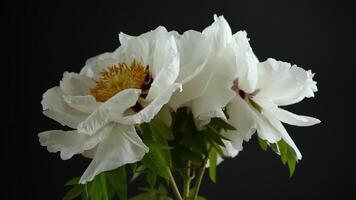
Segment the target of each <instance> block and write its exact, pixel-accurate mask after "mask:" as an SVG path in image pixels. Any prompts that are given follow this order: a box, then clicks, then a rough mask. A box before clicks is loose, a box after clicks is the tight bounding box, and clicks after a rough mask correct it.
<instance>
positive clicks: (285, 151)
mask: <svg viewBox="0 0 356 200" xmlns="http://www.w3.org/2000/svg"><path fill="white" fill-rule="evenodd" d="M277 144H278V148H279V153H280V156H281V160H282V163H283V164H288V169H289V176H290V177H292V176H293V174H294V171H295V166H296V163H297V161H298V158H297V154H296V152H295V151H294V149H293V148H292V147H291V146H289V145H288V144H287V143H286V142H285V141H284V140H280V141H279V142H278V143H277Z"/></svg>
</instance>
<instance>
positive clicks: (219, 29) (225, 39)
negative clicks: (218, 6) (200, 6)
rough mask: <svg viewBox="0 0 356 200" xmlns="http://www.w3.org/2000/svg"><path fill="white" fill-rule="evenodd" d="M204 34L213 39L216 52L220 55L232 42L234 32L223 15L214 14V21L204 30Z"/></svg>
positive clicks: (210, 39)
mask: <svg viewBox="0 0 356 200" xmlns="http://www.w3.org/2000/svg"><path fill="white" fill-rule="evenodd" d="M203 34H204V35H206V36H207V37H208V40H209V41H212V44H213V51H214V54H217V56H220V55H221V54H222V53H224V51H225V49H226V47H227V46H228V45H229V44H230V43H231V42H232V39H233V38H232V32H231V28H230V26H229V24H228V23H227V21H226V20H225V18H224V17H223V16H219V17H218V16H217V15H214V23H213V24H211V25H210V26H209V27H207V28H205V29H204V30H203Z"/></svg>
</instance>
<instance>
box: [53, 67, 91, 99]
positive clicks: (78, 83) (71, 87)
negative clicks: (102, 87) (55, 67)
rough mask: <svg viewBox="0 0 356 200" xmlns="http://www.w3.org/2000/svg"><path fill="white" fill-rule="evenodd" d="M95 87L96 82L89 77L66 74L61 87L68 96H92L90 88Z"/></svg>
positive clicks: (60, 84)
mask: <svg viewBox="0 0 356 200" xmlns="http://www.w3.org/2000/svg"><path fill="white" fill-rule="evenodd" d="M94 86H95V81H94V80H93V79H91V78H89V77H87V76H84V75H82V74H77V73H73V72H72V73H70V72H64V74H63V79H62V81H60V83H59V87H60V88H61V90H62V91H63V93H64V94H66V95H71V96H81V95H87V94H90V88H92V87H94Z"/></svg>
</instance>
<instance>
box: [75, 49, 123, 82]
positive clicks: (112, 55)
mask: <svg viewBox="0 0 356 200" xmlns="http://www.w3.org/2000/svg"><path fill="white" fill-rule="evenodd" d="M121 55H122V48H120V47H119V48H117V49H116V50H115V51H114V52H106V53H103V54H100V55H97V56H94V57H92V58H89V59H88V60H87V61H86V63H85V66H84V67H83V68H82V70H81V71H80V74H82V75H85V76H88V77H90V78H92V79H94V80H99V79H100V72H102V71H103V70H105V69H106V68H108V67H110V66H113V65H115V64H118V63H120V62H122V61H120V60H119V58H120V57H121Z"/></svg>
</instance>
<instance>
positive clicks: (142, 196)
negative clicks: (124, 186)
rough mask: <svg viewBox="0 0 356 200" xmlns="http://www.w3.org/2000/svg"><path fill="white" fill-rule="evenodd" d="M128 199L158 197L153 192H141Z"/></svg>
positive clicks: (150, 199)
mask: <svg viewBox="0 0 356 200" xmlns="http://www.w3.org/2000/svg"><path fill="white" fill-rule="evenodd" d="M130 200H158V198H157V195H156V194H154V193H142V194H139V195H136V196H134V197H132V198H130Z"/></svg>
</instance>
